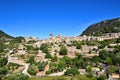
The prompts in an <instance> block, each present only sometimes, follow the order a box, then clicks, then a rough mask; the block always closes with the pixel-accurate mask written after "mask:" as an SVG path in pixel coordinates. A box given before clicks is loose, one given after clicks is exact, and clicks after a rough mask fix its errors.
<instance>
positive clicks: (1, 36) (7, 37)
mask: <svg viewBox="0 0 120 80" xmlns="http://www.w3.org/2000/svg"><path fill="white" fill-rule="evenodd" d="M13 38H14V37H12V36H10V35H8V34H7V33H5V32H3V31H2V30H0V39H13Z"/></svg>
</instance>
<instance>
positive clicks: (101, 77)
mask: <svg viewBox="0 0 120 80" xmlns="http://www.w3.org/2000/svg"><path fill="white" fill-rule="evenodd" d="M106 79H107V76H106V75H101V76H100V77H99V78H98V80H106Z"/></svg>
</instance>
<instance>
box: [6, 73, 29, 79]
mask: <svg viewBox="0 0 120 80" xmlns="http://www.w3.org/2000/svg"><path fill="white" fill-rule="evenodd" d="M4 80H29V77H28V76H27V75H24V74H16V75H10V76H8V77H6V78H5V79H4Z"/></svg>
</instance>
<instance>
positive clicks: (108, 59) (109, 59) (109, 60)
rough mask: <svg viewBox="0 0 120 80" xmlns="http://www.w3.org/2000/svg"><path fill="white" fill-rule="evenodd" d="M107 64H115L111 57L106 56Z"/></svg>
mask: <svg viewBox="0 0 120 80" xmlns="http://www.w3.org/2000/svg"><path fill="white" fill-rule="evenodd" d="M106 64H108V65H112V64H113V63H112V60H111V58H110V57H107V58H106Z"/></svg>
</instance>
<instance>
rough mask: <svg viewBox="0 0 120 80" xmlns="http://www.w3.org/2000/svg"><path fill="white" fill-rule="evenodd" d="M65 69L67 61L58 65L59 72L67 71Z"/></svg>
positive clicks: (61, 61)
mask: <svg viewBox="0 0 120 80" xmlns="http://www.w3.org/2000/svg"><path fill="white" fill-rule="evenodd" d="M65 67H66V63H65V61H63V60H60V61H59V64H58V70H59V71H63V70H64V69H65Z"/></svg>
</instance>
